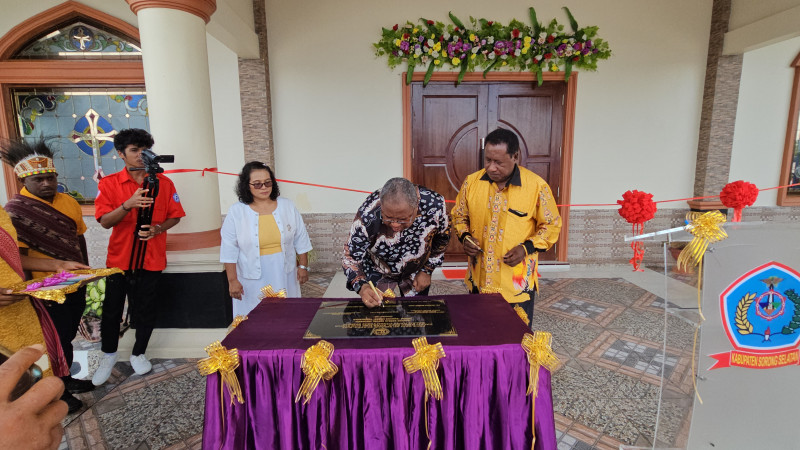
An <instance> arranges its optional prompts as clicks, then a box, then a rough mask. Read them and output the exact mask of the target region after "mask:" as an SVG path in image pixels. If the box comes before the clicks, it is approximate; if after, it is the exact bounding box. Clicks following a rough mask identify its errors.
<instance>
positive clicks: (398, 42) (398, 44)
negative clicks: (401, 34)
mask: <svg viewBox="0 0 800 450" xmlns="http://www.w3.org/2000/svg"><path fill="white" fill-rule="evenodd" d="M394 45H396V46H398V47H400V39H395V40H394Z"/></svg>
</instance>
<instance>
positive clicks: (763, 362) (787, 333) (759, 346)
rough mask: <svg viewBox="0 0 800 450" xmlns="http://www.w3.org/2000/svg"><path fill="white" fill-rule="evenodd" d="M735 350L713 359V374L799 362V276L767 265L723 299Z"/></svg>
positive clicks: (746, 276)
mask: <svg viewBox="0 0 800 450" xmlns="http://www.w3.org/2000/svg"><path fill="white" fill-rule="evenodd" d="M719 301H720V313H721V315H722V325H723V328H724V329H725V332H726V334H727V335H728V340H729V341H730V342H731V344H732V345H733V347H734V350H733V351H730V352H726V353H718V354H715V355H709V356H711V357H712V358H714V359H716V360H717V362H716V363H715V364H714V365H713V366H712V367H711V369H718V368H721V367H729V366H739V367H747V368H751V369H769V368H773V367H782V366H787V365H797V364H798V361H800V353H799V352H798V344H800V273H798V272H797V271H796V270H794V269H792V268H791V267H788V266H786V265H783V264H781V263H778V262H774V261H773V262H769V263H767V264H764V265H762V266H759V267H756V268H755V269H753V270H751V271H749V272H747V273H745V274H744V275H742V276H741V277H739V278H738V279H736V280H735V281H734V282H733V283H731V284H730V286H728V288H727V289H725V290H724V291H723V292H722V294H720V296H719Z"/></svg>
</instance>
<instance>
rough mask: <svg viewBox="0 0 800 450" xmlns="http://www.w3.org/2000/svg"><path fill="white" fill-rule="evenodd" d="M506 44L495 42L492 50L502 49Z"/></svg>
mask: <svg viewBox="0 0 800 450" xmlns="http://www.w3.org/2000/svg"><path fill="white" fill-rule="evenodd" d="M505 46H506V44H505V42H503V41H497V42H495V43H494V48H499V49H503V48H505Z"/></svg>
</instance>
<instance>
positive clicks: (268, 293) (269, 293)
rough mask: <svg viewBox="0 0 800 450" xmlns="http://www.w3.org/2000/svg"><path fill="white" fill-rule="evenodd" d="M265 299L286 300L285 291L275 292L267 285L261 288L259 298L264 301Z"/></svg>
mask: <svg viewBox="0 0 800 450" xmlns="http://www.w3.org/2000/svg"><path fill="white" fill-rule="evenodd" d="M267 297H277V298H286V289H281V290H280V291H278V292H275V290H274V289H272V285H271V284H268V285H266V286H264V287H262V288H261V296H260V297H259V298H260V299H261V300H264V299H265V298H267Z"/></svg>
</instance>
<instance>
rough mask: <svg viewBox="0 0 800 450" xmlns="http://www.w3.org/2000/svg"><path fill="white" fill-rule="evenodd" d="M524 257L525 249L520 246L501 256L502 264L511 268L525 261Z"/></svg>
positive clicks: (525, 254)
mask: <svg viewBox="0 0 800 450" xmlns="http://www.w3.org/2000/svg"><path fill="white" fill-rule="evenodd" d="M525 256H527V253H525V247H523V246H522V244H520V245H518V246H516V247H514V248H512V249H511V250H509V251H508V253H506V254H505V255H503V262H504V263H506V264H508V265H509V266H511V267H514V266H516V265H517V264H519V263H521V262H522V260H523V259H525Z"/></svg>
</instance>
